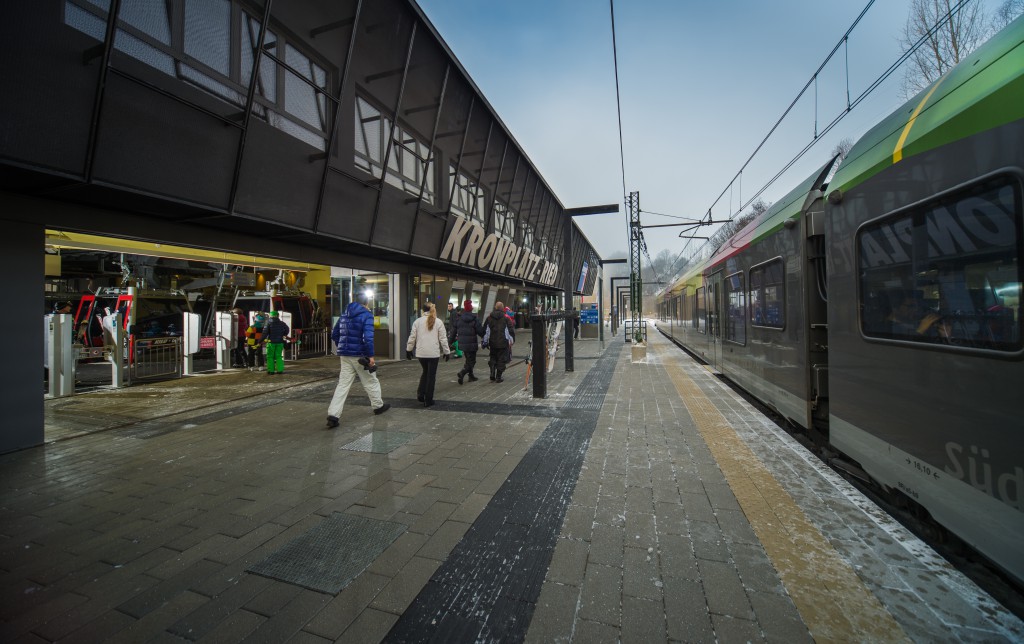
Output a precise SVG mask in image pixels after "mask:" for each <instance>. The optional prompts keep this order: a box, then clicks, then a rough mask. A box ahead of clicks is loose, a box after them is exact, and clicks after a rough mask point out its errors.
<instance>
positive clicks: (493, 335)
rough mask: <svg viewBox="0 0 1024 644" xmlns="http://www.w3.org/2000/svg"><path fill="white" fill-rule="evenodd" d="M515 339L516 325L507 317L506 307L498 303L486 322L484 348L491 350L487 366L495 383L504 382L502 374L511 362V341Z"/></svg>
mask: <svg viewBox="0 0 1024 644" xmlns="http://www.w3.org/2000/svg"><path fill="white" fill-rule="evenodd" d="M515 338H516V329H515V325H514V324H512V321H511V320H509V319H508V317H506V316H505V305H504V304H502V303H501V302H498V303H497V304H495V305H494V310H493V311H491V314H490V315H488V316H487V319H486V320H484V340H485V342H484V346H485V347H488V348H490V350H491V356H490V359H489V360H488V361H487V364H488V366H490V368H491V380H492V381H493V382H502V377H501V374H503V373H505V367H506V366H507V365H508V362H509V355H508V348H509V346H511V343H510V340H515Z"/></svg>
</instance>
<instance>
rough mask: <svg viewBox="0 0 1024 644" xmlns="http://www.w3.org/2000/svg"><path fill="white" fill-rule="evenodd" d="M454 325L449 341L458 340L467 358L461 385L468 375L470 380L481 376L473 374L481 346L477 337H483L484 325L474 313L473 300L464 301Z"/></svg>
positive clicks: (460, 372)
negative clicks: (477, 353)
mask: <svg viewBox="0 0 1024 644" xmlns="http://www.w3.org/2000/svg"><path fill="white" fill-rule="evenodd" d="M453 327H454V328H453V329H452V331H451V333H450V334H449V336H448V341H449V342H451V341H452V340H455V341H457V342H458V343H459V349H460V350H461V351H462V355H463V357H465V359H466V361H465V362H464V363H463V364H462V369H461V370H459V384H460V385H461V384H462V382H463V380H464V379H465V378H467V377H468V378H469V381H470V382H476V381H477V380H479V378H477V377H476V376H475V375H474V374H473V369H474V368H475V367H476V352H477V349H478V348H479V342H478V340H477V338H482V337H483V335H484V327H483V325H482V324H480V320H479V318H477V316H476V313H473V303H472V302H471V301H469V300H466V301H465V302H463V303H462V311H460V312H459V314H458V315H457V316H455V323H454V325H453Z"/></svg>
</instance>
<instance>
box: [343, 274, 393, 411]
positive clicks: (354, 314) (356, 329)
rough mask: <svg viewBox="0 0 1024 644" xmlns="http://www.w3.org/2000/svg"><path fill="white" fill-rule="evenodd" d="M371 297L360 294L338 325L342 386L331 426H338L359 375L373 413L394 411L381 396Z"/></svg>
mask: <svg viewBox="0 0 1024 644" xmlns="http://www.w3.org/2000/svg"><path fill="white" fill-rule="evenodd" d="M367 302H369V297H368V296H367V295H366V294H365V293H359V294H358V295H356V301H355V302H352V303H350V304H349V305H348V308H346V309H345V313H343V314H342V316H341V317H340V318H338V321H337V322H336V323H335V324H334V330H333V331H331V339H332V340H334V345H335V347H337V353H338V357H339V358H340V361H341V367H340V369H339V371H338V386H337V387H335V388H334V396H332V397H331V403H330V405H328V406H327V427H328V428H329V429H333V428H335V427H337V426H338V424H339V422H340V421H339V420H338V419H339V418H340V417H341V410H342V409H344V407H345V399H346V398H348V392H349V389H351V388H352V383H353V382H355V379H356V376H359V382H361V383H362V385H363V389H364V390H365V391H366V395H367V396H368V397H369V398H370V406H371V407H372V408H373V413H374V414H376V415H378V416H379V415H381V414H383V413H384V412H386V411H387V410H389V409H391V405H390V404H389V403H386V402H384V399H383V398H381V394H380V381H379V380H377V362H376V361H375V360H374V357H373V315H372V314H371V313H370V309H368V308H367V307H366V304H367Z"/></svg>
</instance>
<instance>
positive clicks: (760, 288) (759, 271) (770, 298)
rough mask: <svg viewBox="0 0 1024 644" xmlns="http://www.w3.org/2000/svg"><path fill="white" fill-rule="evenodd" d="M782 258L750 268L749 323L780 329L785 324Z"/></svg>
mask: <svg viewBox="0 0 1024 644" xmlns="http://www.w3.org/2000/svg"><path fill="white" fill-rule="evenodd" d="M784 277H785V272H784V270H783V265H782V260H781V259H776V260H772V261H770V262H768V263H766V264H762V265H760V266H755V267H754V268H752V269H750V323H751V324H752V325H754V326H761V327H770V328H775V329H781V328H783V327H784V326H785V323H786V315H785V300H786V289H785V283H784Z"/></svg>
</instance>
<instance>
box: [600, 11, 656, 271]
mask: <svg viewBox="0 0 1024 644" xmlns="http://www.w3.org/2000/svg"><path fill="white" fill-rule="evenodd" d="M608 8H609V10H610V12H611V25H612V63H613V65H614V69H615V110H616V113H617V115H618V120H619V167H620V168H621V170H622V201H623V203H626V198H627V193H626V153H625V146H624V145H623V142H622V140H623V137H622V97H621V94H620V91H619V48H618V45H617V43H616V37H615V0H608ZM627 232H630V231H628V229H627ZM637 234H638V235H639V241H640V245H641V246H640V247H641V249H642V250H643V252H644V256H645V257H647V263H648V264H650V266H651V271H652V272H653V273H654V277H655V279H656V280H658V281H659V282H660V281H661V278H660V277H658V271H657V269H655V268H654V262H652V261H651V256H650V255H648V254H647V243H646V242H645V241H644V238H643V234H644V233H643V229H641V230H638V231H637ZM628 238H629V235H627V239H628Z"/></svg>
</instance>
